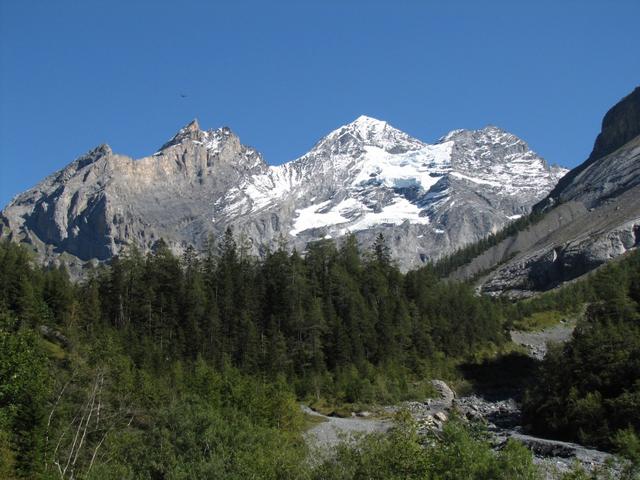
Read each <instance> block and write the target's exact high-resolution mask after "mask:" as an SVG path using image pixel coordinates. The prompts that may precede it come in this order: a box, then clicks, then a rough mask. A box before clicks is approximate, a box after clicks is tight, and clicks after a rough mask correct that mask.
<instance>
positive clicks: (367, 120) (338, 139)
mask: <svg viewBox="0 0 640 480" xmlns="http://www.w3.org/2000/svg"><path fill="white" fill-rule="evenodd" d="M423 146H424V144H423V143H422V142H420V141H419V140H417V139H415V138H412V137H410V136H409V135H407V134H406V133H404V132H402V131H400V130H398V129H397V128H394V127H392V126H391V125H390V124H388V123H387V122H385V121H383V120H378V119H376V118H372V117H368V116H366V115H361V116H359V117H358V118H356V119H355V120H354V121H353V122H351V123H348V124H346V125H343V126H341V127H339V128H337V129H335V130H334V131H332V132H331V133H329V134H328V135H327V136H326V137H324V138H323V139H322V140H320V141H319V142H318V143H317V144H316V146H315V147H314V148H313V149H312V150H311V152H310V153H312V152H319V153H323V154H325V155H344V154H346V155H358V154H360V153H362V152H363V151H364V150H365V147H377V148H380V149H382V150H384V151H386V152H388V153H403V152H407V151H409V150H417V149H419V148H422V147H423Z"/></svg>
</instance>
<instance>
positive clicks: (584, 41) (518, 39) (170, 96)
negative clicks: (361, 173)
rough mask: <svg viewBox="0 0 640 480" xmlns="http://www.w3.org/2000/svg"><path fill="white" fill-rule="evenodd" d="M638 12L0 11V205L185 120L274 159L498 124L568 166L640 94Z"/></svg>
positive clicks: (157, 4) (231, 4) (448, 6)
mask: <svg viewBox="0 0 640 480" xmlns="http://www.w3.org/2000/svg"><path fill="white" fill-rule="evenodd" d="M638 19H640V2H639V1H638V0H629V1H622V0H619V1H611V0H609V1H588V0H583V1H559V0H556V1H548V0H542V1H541V0H535V1H534V0H531V1H529V2H524V1H504V2H500V1H474V0H469V1H460V2H455V1H447V2H444V1H442V2H435V1H433V2H429V1H418V0H416V1H387V2H378V1H372V0H362V1H355V0H353V1H348V0H343V1H338V0H335V1H334V0H329V1H320V0H316V1H310V0H309V1H304V0H298V1H277V0H271V1H261V2H258V1H252V2H250V1H241V0H234V1H227V2H216V1H193V0H192V1H190V0H186V1H175V2H168V1H161V0H154V1H135V0H129V1H116V0H109V1H93V0H82V1H79V0H78V1H66V0H55V1H46V0H41V1H33V0H0V175H1V176H0V206H3V205H5V204H6V203H7V202H8V201H9V200H10V199H11V197H13V196H14V195H15V194H17V193H19V192H21V191H23V190H25V189H27V188H29V187H31V186H33V185H34V184H36V183H37V182H38V181H39V180H40V179H41V178H43V177H44V176H46V175H48V174H50V173H52V172H53V171H55V170H57V169H59V168H62V167H63V166H64V165H66V164H67V163H68V162H70V161H72V160H73V159H74V158H76V157H77V156H79V155H80V154H82V153H83V152H85V151H87V150H89V149H90V148H92V147H94V146H95V145H98V144H100V143H108V144H109V145H111V146H112V148H113V149H114V150H115V151H116V152H119V153H124V154H127V155H130V156H133V157H140V156H144V155H149V154H151V153H153V152H154V151H155V149H156V148H157V147H158V146H159V145H160V144H162V143H163V142H164V141H165V140H166V139H167V138H169V137H171V136H172V134H173V133H174V132H175V131H176V130H178V129H179V128H180V127H181V126H182V125H183V124H185V123H187V122H188V121H189V120H190V119H192V118H194V117H197V118H198V119H199V120H200V125H201V127H203V128H215V127H219V126H223V125H228V126H230V127H231V128H232V129H233V130H234V131H235V132H236V133H237V134H238V135H239V136H240V138H241V140H242V141H243V143H246V144H249V145H252V146H254V147H255V148H257V149H258V150H260V151H261V152H263V154H264V155H265V158H266V160H267V161H268V162H269V163H281V162H283V161H287V160H291V159H293V158H296V157H298V156H299V155H301V154H302V153H304V152H305V151H307V150H308V149H309V148H310V147H311V146H312V145H313V144H314V143H315V142H316V140H318V139H319V138H320V137H321V136H322V135H324V134H325V133H327V132H328V131H330V130H332V129H334V128H336V127H337V126H339V125H342V124H344V123H347V122H349V121H351V120H353V119H354V118H356V117H357V116H358V115H360V114H367V115H370V116H374V117H377V118H381V119H384V120H387V121H388V122H390V123H391V124H393V125H394V126H396V127H398V128H400V129H402V130H405V131H406V132H408V133H410V134H412V135H414V136H416V137H418V138H420V139H422V140H425V141H433V140H435V139H437V138H438V137H440V136H441V135H443V134H445V133H446V132H447V131H449V130H451V129H454V128H479V127H482V126H485V125H487V124H495V125H498V126H500V127H502V128H504V129H506V130H509V131H511V132H513V133H515V134H517V135H519V136H520V137H522V138H523V139H524V140H526V141H527V142H528V143H529V144H530V146H531V147H532V148H533V149H534V150H536V151H538V152H539V153H540V154H541V155H543V156H544V157H545V158H547V160H549V161H550V162H554V163H559V164H561V165H565V166H569V167H570V166H574V165H576V164H578V163H580V162H581V161H582V160H583V159H584V158H586V156H587V155H588V153H589V151H590V149H591V147H592V145H593V140H594V138H595V135H596V134H597V132H598V130H599V125H600V120H601V118H602V115H603V114H604V113H605V111H606V110H607V109H608V108H609V107H610V106H611V105H613V104H614V103H615V102H616V101H617V100H618V99H619V98H621V97H622V96H624V95H625V94H627V93H628V92H630V91H631V90H632V89H633V87H635V86H636V85H638V84H640V53H639V52H640V28H639V27H638ZM181 94H184V95H186V98H183V97H182V96H181Z"/></svg>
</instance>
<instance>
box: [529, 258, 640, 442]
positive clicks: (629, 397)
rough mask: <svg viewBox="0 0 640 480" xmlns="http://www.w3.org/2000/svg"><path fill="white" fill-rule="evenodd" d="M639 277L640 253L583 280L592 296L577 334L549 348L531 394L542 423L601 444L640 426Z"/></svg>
mask: <svg viewBox="0 0 640 480" xmlns="http://www.w3.org/2000/svg"><path fill="white" fill-rule="evenodd" d="M639 280H640V254H638V253H634V254H632V255H630V256H629V257H627V258H626V259H625V260H624V261H621V262H617V263H614V264H612V265H609V266H607V267H606V268H603V269H601V270H600V271H598V272H597V273H595V274H594V275H593V276H592V277H591V278H589V280H588V281H587V282H585V284H584V285H582V286H581V287H580V288H581V289H582V290H583V291H584V292H585V297H583V298H589V299H590V300H591V301H592V303H591V304H590V305H589V307H588V308H587V310H586V313H585V315H584V316H583V318H582V319H580V321H579V322H578V325H577V327H576V330H575V332H574V334H573V338H572V339H571V341H570V342H569V343H567V344H566V345H565V346H564V347H563V348H561V349H560V348H557V349H554V350H551V351H550V352H549V353H548V354H547V357H546V358H545V361H544V362H543V364H542V365H541V367H540V371H539V373H538V375H537V377H536V382H535V384H534V385H533V387H532V388H531V389H530V390H529V391H528V393H527V396H526V398H525V402H524V413H525V415H526V418H527V421H528V422H530V423H531V425H532V426H533V427H534V428H535V429H536V430H537V431H540V432H545V433H547V434H555V435H559V436H561V437H565V438H569V439H577V440H579V441H581V442H583V443H587V444H594V445H599V446H603V447H611V446H612V442H613V440H614V439H618V442H619V441H620V438H622V437H620V436H619V434H620V432H622V431H626V430H625V429H627V428H631V429H632V430H633V431H635V432H638V431H640V304H639V303H638V299H637V297H636V296H635V290H634V289H635V286H636V285H637V282H638V281H639ZM587 296H588V297H587ZM625 438H627V439H631V438H633V437H631V436H627V437H625Z"/></svg>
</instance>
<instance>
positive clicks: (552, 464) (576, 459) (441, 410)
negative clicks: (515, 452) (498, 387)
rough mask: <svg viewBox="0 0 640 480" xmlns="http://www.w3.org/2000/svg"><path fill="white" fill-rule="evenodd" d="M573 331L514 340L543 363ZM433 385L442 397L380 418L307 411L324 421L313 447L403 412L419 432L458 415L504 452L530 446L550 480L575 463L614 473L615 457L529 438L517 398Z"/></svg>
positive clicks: (313, 435) (385, 426) (385, 425)
mask: <svg viewBox="0 0 640 480" xmlns="http://www.w3.org/2000/svg"><path fill="white" fill-rule="evenodd" d="M573 328H574V325H571V324H560V325H557V326H555V327H551V328H548V329H545V330H543V331H540V332H512V339H513V341H514V343H519V344H520V345H523V346H525V347H527V348H528V354H529V356H531V357H532V358H534V359H536V360H540V359H542V358H543V357H544V355H545V354H546V351H547V344H548V343H550V342H554V343H557V342H564V341H567V340H568V339H569V338H570V336H571V333H572V331H573ZM433 386H434V388H435V390H436V391H437V392H438V397H437V398H430V399H426V400H425V401H423V402H416V401H413V402H403V403H401V404H399V405H393V406H386V407H382V408H381V409H380V410H379V411H378V412H377V415H372V414H371V413H370V412H354V413H353V416H352V417H350V418H338V417H328V416H325V415H321V414H319V413H317V412H314V411H313V410H311V409H309V408H308V407H303V410H304V411H305V413H307V414H309V415H314V416H316V417H322V420H324V421H322V422H321V423H318V424H316V425H315V426H314V427H312V428H311V429H309V430H308V431H307V433H306V439H307V441H308V442H309V443H310V444H312V445H314V446H317V447H320V448H332V447H334V446H335V445H337V444H338V443H339V442H340V441H341V440H343V439H348V438H350V437H353V436H354V435H358V434H367V433H373V432H385V431H387V430H389V428H391V426H392V422H391V420H389V418H391V417H392V415H393V414H394V413H396V412H398V411H400V410H403V409H404V410H407V411H409V412H410V413H411V415H412V416H413V418H414V419H415V420H416V422H417V423H418V428H419V432H421V433H427V432H428V431H429V430H433V429H441V428H442V426H443V425H444V423H445V422H446V421H447V420H448V418H449V417H450V416H451V415H452V414H454V412H455V414H456V415H458V416H459V417H462V418H464V419H466V420H468V421H480V422H484V423H485V424H486V426H487V429H488V431H489V432H490V433H491V438H492V442H493V444H494V447H495V448H496V449H500V448H502V446H503V445H504V444H505V443H506V442H507V440H508V439H510V438H513V439H515V440H518V441H520V442H522V443H523V444H525V445H526V446H527V447H528V448H529V449H530V450H531V451H532V452H533V454H534V458H535V462H536V463H537V464H538V465H540V466H541V467H542V470H543V471H544V472H545V474H546V477H547V479H555V478H559V476H560V475H561V474H562V473H563V472H566V471H569V470H570V469H571V468H572V467H573V466H574V465H575V464H576V463H579V464H580V465H582V466H583V468H585V469H586V470H588V471H593V470H595V469H601V468H609V467H607V463H608V462H609V461H610V460H611V455H610V454H608V453H606V452H601V451H598V450H595V449H591V448H588V447H585V446H582V445H578V444H575V443H570V442H562V441H558V440H552V439H546V438H540V437H536V436H533V435H529V434H528V433H527V432H526V431H525V430H524V428H523V426H522V415H521V411H520V407H519V405H518V403H517V401H516V400H515V398H514V397H515V395H506V396H505V395H502V396H498V397H496V396H495V395H481V394H474V395H467V396H462V397H457V396H456V394H455V393H454V392H453V390H451V388H449V386H448V385H447V384H446V383H445V382H443V381H441V380H434V381H433ZM494 393H495V392H494ZM514 393H517V392H514ZM614 476H615V475H614Z"/></svg>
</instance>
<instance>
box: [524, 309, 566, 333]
mask: <svg viewBox="0 0 640 480" xmlns="http://www.w3.org/2000/svg"><path fill="white" fill-rule="evenodd" d="M565 318H566V315H565V314H563V313H562V312H559V311H557V310H548V311H545V312H536V313H533V314H531V315H529V316H528V317H524V318H521V319H520V320H517V321H515V322H514V323H513V328H514V329H515V330H523V331H525V332H538V331H540V330H544V329H546V328H549V327H553V326H555V325H558V324H559V323H560V322H561V321H562V320H563V319H565Z"/></svg>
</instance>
